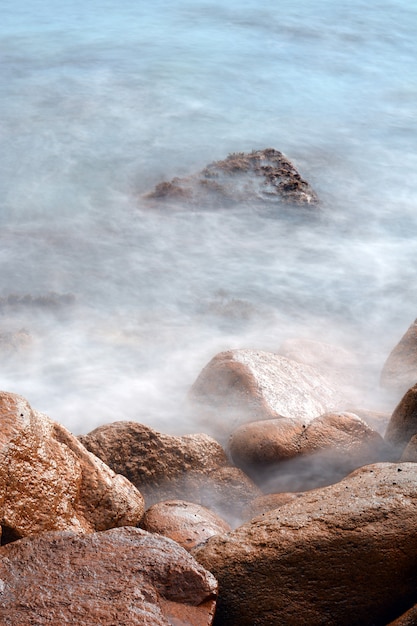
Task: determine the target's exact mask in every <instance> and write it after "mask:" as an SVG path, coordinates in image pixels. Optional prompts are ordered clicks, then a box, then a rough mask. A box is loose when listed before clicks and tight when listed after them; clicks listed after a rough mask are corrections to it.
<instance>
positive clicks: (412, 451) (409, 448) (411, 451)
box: [401, 435, 417, 463]
mask: <svg viewBox="0 0 417 626" xmlns="http://www.w3.org/2000/svg"><path fill="white" fill-rule="evenodd" d="M401 461H404V462H408V463H417V435H414V437H411V439H410V441H409V442H408V444H407V445H406V447H405V449H404V452H403V453H402V455H401Z"/></svg>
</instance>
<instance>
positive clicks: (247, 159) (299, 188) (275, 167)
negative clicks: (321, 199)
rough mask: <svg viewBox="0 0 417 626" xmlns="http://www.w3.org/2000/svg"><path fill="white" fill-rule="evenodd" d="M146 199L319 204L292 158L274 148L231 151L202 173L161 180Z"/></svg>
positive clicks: (218, 203)
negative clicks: (249, 151)
mask: <svg viewBox="0 0 417 626" xmlns="http://www.w3.org/2000/svg"><path fill="white" fill-rule="evenodd" d="M145 198H146V199H148V200H149V199H150V200H157V201H172V202H180V203H181V204H187V205H194V206H195V205H200V204H201V205H207V204H208V205H209V206H213V205H220V204H223V205H224V204H225V203H226V204H230V203H242V202H257V201H262V202H283V203H286V204H290V205H291V204H292V205H294V204H295V205H299V206H305V205H310V204H312V205H314V204H317V203H318V197H317V195H316V193H315V192H314V191H313V189H312V188H311V187H310V185H309V184H308V183H307V182H306V181H305V180H304V179H303V178H301V176H300V174H299V173H298V171H297V170H296V168H295V167H294V165H293V164H292V163H291V161H289V160H288V159H287V157H285V156H284V155H283V154H282V153H281V152H278V150H274V149H273V148H267V149H265V150H255V151H253V152H251V153H249V154H246V153H244V152H239V153H236V154H231V155H229V156H228V157H227V158H226V159H224V160H223V161H216V162H214V163H211V164H210V165H208V166H207V167H206V168H205V169H204V170H202V171H201V172H199V173H198V174H193V175H191V176H186V177H184V178H173V179H172V180H171V181H170V182H162V183H160V184H159V185H157V186H156V187H155V189H154V190H153V191H151V192H150V193H148V194H146V195H145Z"/></svg>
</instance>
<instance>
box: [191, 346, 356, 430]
mask: <svg viewBox="0 0 417 626" xmlns="http://www.w3.org/2000/svg"><path fill="white" fill-rule="evenodd" d="M189 399H190V401H191V403H192V405H194V407H195V408H194V410H195V411H196V412H197V411H198V412H199V417H203V418H204V416H205V419H206V424H207V426H206V428H207V430H208V431H209V432H210V433H212V434H214V436H216V437H217V438H219V439H220V440H221V439H223V438H224V437H225V436H226V435H228V434H230V433H231V432H232V431H233V429H234V428H236V427H237V426H238V425H239V424H242V423H244V422H251V421H255V420H265V419H274V418H277V417H283V416H284V417H290V418H296V419H302V420H304V421H305V422H309V421H311V420H312V419H313V418H315V417H317V416H318V415H321V414H322V413H325V412H327V411H331V410H337V409H339V408H343V406H344V405H345V403H346V400H345V398H344V397H343V395H342V394H341V393H340V391H339V390H338V389H336V388H335V387H333V386H332V385H331V384H330V383H328V381H327V380H326V379H325V378H324V377H323V376H321V374H320V373H318V372H317V371H316V370H315V369H314V368H312V367H310V366H309V365H304V364H302V363H298V362H296V361H291V360H289V359H286V358H285V357H283V356H280V355H278V354H275V353H273V352H262V351H259V350H230V351H228V352H221V353H220V354H217V355H216V356H215V357H214V358H213V359H212V360H211V361H210V363H208V365H206V367H205V368H204V369H203V370H202V372H201V373H200V375H199V376H198V378H197V380H196V381H195V383H194V384H193V386H192V388H191V390H190V394H189Z"/></svg>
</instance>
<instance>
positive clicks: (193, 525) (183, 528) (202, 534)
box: [141, 500, 231, 551]
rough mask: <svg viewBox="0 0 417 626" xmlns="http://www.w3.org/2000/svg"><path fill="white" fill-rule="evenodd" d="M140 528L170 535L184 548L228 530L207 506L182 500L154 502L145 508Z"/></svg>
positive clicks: (222, 521)
mask: <svg viewBox="0 0 417 626" xmlns="http://www.w3.org/2000/svg"><path fill="white" fill-rule="evenodd" d="M141 528H143V529H144V530H147V531H148V532H150V533H157V534H159V535H164V536H165V537H169V538H170V539H173V540H174V541H176V542H177V543H179V544H180V546H182V547H183V548H185V550H187V551H190V550H191V549H192V548H195V547H196V546H197V545H199V544H200V543H204V541H206V539H208V538H209V537H212V536H213V535H221V534H223V533H225V532H227V531H229V530H231V528H230V526H229V524H227V523H226V522H225V521H224V520H222V519H221V517H219V516H218V515H215V514H214V513H212V511H210V510H209V509H207V508H206V507H204V506H201V505H200V504H194V503H193V502H185V501H184V500H168V501H166V502H158V504H154V505H153V506H151V507H150V508H149V509H148V510H147V511H146V512H145V515H144V517H143V520H142V522H141Z"/></svg>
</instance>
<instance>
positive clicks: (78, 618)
mask: <svg viewBox="0 0 417 626" xmlns="http://www.w3.org/2000/svg"><path fill="white" fill-rule="evenodd" d="M0 580H1V588H0V623H1V624H2V626H23V625H24V626H29V625H33V626H35V625H36V626H43V625H44V624H49V625H50V624H54V625H56V626H58V625H61V624H71V625H73V626H92V624H96V625H100V626H134V625H137V626H144V625H146V626H167V625H172V624H188V625H189V626H206V625H207V626H208V625H210V624H211V623H212V619H213V614H214V608H215V597H216V590H217V583H216V581H215V579H214V577H213V576H212V575H211V574H210V573H209V572H207V571H205V570H204V569H203V568H202V567H201V566H199V565H198V563H196V562H195V561H194V559H193V558H192V557H191V556H190V555H189V554H188V553H187V552H186V551H185V550H183V549H182V548H181V547H180V546H179V545H177V544H176V543H175V542H173V541H171V540H169V539H166V538H165V537H161V536H158V535H150V534H149V533H146V532H145V531H143V530H139V529H137V528H117V529H113V530H109V531H106V532H101V533H93V534H89V535H79V534H76V533H73V532H68V531H67V532H48V533H43V534H41V535H38V536H36V537H30V538H26V539H22V540H21V541H17V542H15V543H12V544H9V545H7V546H3V547H2V548H1V549H0ZM174 618H175V619H176V620H178V621H174Z"/></svg>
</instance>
